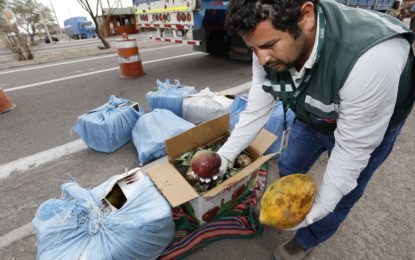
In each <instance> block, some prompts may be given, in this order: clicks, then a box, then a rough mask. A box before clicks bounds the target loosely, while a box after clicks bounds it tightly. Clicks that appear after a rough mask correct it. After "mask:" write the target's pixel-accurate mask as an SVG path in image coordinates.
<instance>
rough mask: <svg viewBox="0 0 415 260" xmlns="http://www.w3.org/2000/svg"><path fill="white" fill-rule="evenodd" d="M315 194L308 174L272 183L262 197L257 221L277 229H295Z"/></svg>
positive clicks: (314, 188)
mask: <svg viewBox="0 0 415 260" xmlns="http://www.w3.org/2000/svg"><path fill="white" fill-rule="evenodd" d="M316 192H317V188H316V185H315V184H314V181H313V178H312V177H311V176H310V175H308V174H291V175H287V176H285V177H282V178H280V179H278V180H276V181H274V182H273V183H272V184H271V185H270V186H269V187H268V188H267V189H266V190H265V193H264V195H263V196H262V199H261V209H260V216H259V221H260V222H261V223H262V224H265V225H269V226H273V227H276V228H279V229H286V228H292V227H295V226H296V225H298V224H299V223H300V222H301V221H303V220H304V218H305V216H306V215H307V213H308V212H309V211H310V209H311V206H312V205H313V201H314V197H315V195H316Z"/></svg>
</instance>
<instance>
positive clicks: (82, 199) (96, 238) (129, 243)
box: [32, 175, 175, 260]
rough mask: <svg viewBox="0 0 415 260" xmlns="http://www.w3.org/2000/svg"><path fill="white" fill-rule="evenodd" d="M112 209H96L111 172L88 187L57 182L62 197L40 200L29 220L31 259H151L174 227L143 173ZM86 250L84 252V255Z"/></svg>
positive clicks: (170, 237)
mask: <svg viewBox="0 0 415 260" xmlns="http://www.w3.org/2000/svg"><path fill="white" fill-rule="evenodd" d="M142 177H143V178H142V179H140V180H139V183H138V186H137V188H136V189H135V190H136V191H137V192H135V193H134V194H133V195H132V196H131V198H128V200H127V202H126V203H125V204H124V205H123V206H122V207H121V208H120V209H119V210H117V211H115V212H106V213H104V212H103V211H101V210H100V204H101V199H102V198H104V197H105V196H106V194H107V193H108V192H109V190H111V188H112V187H113V185H114V184H115V183H116V182H117V179H116V176H114V177H112V178H110V179H109V180H107V181H106V182H104V183H103V184H101V185H99V186H98V187H96V188H94V189H92V190H89V189H84V188H81V187H80V186H79V185H78V184H77V183H66V184H64V185H62V192H63V199H61V200H58V199H50V200H47V201H45V202H44V203H42V204H41V205H40V207H39V209H38V210H37V212H36V215H35V217H34V219H33V221H32V224H33V227H34V229H35V232H36V236H37V247H38V251H37V259H38V260H43V259H44V260H50V259H62V260H66V259H67V260H73V259H79V258H80V256H81V255H82V256H83V257H82V259H120V260H124V259H141V260H145V259H155V258H157V257H158V256H159V255H160V254H161V253H162V252H163V250H164V249H165V248H166V247H167V246H168V245H169V244H170V243H171V242H172V240H173V238H174V234H175V226H174V222H173V217H172V211H171V207H170V205H169V203H168V202H167V201H166V200H165V199H164V197H163V196H162V195H161V194H160V193H159V192H158V190H157V188H156V187H155V186H154V184H153V183H152V182H151V180H150V179H149V177H148V176H143V175H142ZM84 254H86V255H84Z"/></svg>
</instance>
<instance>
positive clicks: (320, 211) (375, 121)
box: [218, 0, 415, 259]
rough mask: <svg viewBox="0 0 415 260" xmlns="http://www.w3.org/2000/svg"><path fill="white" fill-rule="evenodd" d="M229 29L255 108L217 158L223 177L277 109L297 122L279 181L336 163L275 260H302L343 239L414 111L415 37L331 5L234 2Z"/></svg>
mask: <svg viewBox="0 0 415 260" xmlns="http://www.w3.org/2000/svg"><path fill="white" fill-rule="evenodd" d="M226 26H227V28H228V29H229V30H230V31H233V32H237V33H238V34H239V35H240V36H241V37H242V38H243V40H244V41H245V43H246V44H247V46H249V47H250V48H251V49H252V51H253V53H254V54H253V65H252V70H253V77H252V87H251V89H250V92H249V97H248V106H247V109H246V110H245V112H244V113H242V114H241V116H240V121H239V123H238V124H237V125H236V127H235V129H234V131H233V132H232V134H231V136H230V138H229V140H228V141H227V142H226V143H225V144H224V146H222V147H221V149H220V150H219V151H218V154H219V155H220V156H221V159H222V166H221V170H220V173H223V172H224V171H226V169H227V167H229V165H230V164H231V163H230V162H232V161H233V160H234V158H235V157H236V155H237V154H239V153H240V151H242V150H243V149H245V147H247V146H248V144H249V143H250V142H251V141H252V140H253V139H254V138H255V136H256V135H257V133H258V132H259V131H260V129H261V128H262V127H263V125H264V123H265V122H266V121H267V119H268V117H269V115H270V113H271V110H272V107H273V105H274V103H275V102H276V100H277V99H280V100H282V101H283V103H284V105H285V107H286V108H288V106H289V107H290V108H291V109H292V110H293V111H295V113H296V117H297V120H296V122H295V123H294V124H293V126H292V128H291V131H290V134H289V138H288V146H287V147H286V150H285V151H283V152H282V153H281V156H280V159H279V163H278V167H279V171H280V175H281V176H285V175H287V174H293V173H307V172H308V171H309V169H310V168H311V166H312V165H313V163H314V162H315V161H316V160H317V159H318V157H319V156H320V155H321V153H323V152H324V151H327V152H328V155H329V160H328V163H327V167H326V170H325V173H324V178H323V181H322V184H321V185H320V188H319V190H318V193H317V196H316V198H315V201H314V204H313V206H312V208H311V210H310V212H309V213H308V215H307V216H306V219H305V220H304V221H303V223H301V224H299V225H298V226H297V227H295V228H294V229H295V230H297V231H296V234H295V237H294V238H293V239H291V240H289V241H287V242H286V243H284V244H283V245H280V246H279V247H277V248H276V250H274V256H275V258H276V259H301V258H303V257H304V256H305V255H306V254H307V253H308V252H310V250H311V249H312V248H314V247H316V246H317V245H319V244H320V243H322V242H324V241H325V240H327V239H328V238H329V237H331V236H332V235H333V234H334V233H335V232H336V230H337V229H338V227H339V226H340V224H341V223H342V222H343V221H344V219H345V218H346V216H347V215H348V213H349V212H350V210H351V208H352V207H353V205H354V204H355V203H356V202H357V201H358V200H359V198H360V197H361V196H362V195H363V192H364V190H365V187H366V184H367V183H368V181H369V180H370V178H371V177H372V174H373V173H374V171H375V170H376V169H377V168H378V167H379V166H380V165H381V164H382V163H383V161H384V160H385V159H386V158H387V157H388V155H389V153H390V152H391V150H392V147H393V145H394V143H395V140H396V138H397V136H398V135H399V133H400V130H401V128H402V126H403V124H404V122H405V119H406V117H407V115H408V114H409V113H410V111H411V109H412V106H413V102H414V96H415V94H414V82H415V80H414V73H413V67H414V66H413V60H414V57H413V54H412V50H411V47H410V46H411V43H412V41H413V38H414V35H413V33H412V32H411V31H410V30H409V29H408V28H407V27H405V26H404V25H403V24H401V23H400V22H399V21H398V20H397V19H395V18H393V17H391V16H389V15H385V14H382V13H378V12H374V11H368V10H363V9H354V8H348V7H345V6H343V5H340V4H338V3H336V2H334V1H326V0H321V1H318V0H309V1H307V0H233V1H232V2H231V4H230V6H229V9H228V15H227V20H226ZM286 136H288V134H285V135H283V137H280V138H285V137H286ZM282 143H284V142H282ZM282 150H284V149H282Z"/></svg>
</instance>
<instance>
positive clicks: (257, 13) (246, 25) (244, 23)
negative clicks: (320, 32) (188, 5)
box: [225, 0, 319, 38]
mask: <svg viewBox="0 0 415 260" xmlns="http://www.w3.org/2000/svg"><path fill="white" fill-rule="evenodd" d="M306 2H312V3H313V4H314V6H315V7H314V8H315V13H317V12H316V10H317V4H318V2H319V0H231V1H230V4H229V8H228V13H227V15H226V21H225V28H226V29H227V30H228V32H229V33H231V34H238V33H239V34H241V35H246V34H249V33H251V32H253V31H254V30H255V28H256V27H257V25H258V24H259V23H261V22H262V21H265V20H267V19H270V20H271V21H272V25H273V26H274V28H275V29H278V30H280V31H284V32H288V33H290V34H291V35H292V36H293V37H294V38H297V37H298V36H300V34H301V30H300V27H299V26H298V22H299V21H300V19H301V6H302V5H303V4H304V3H306Z"/></svg>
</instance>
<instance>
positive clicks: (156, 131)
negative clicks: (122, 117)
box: [133, 109, 195, 166]
mask: <svg viewBox="0 0 415 260" xmlns="http://www.w3.org/2000/svg"><path fill="white" fill-rule="evenodd" d="M194 126H195V125H194V124H192V123H190V122H188V121H186V120H184V119H182V118H180V117H178V116H176V115H175V114H173V112H171V111H169V110H166V109H155V110H154V111H152V112H150V113H147V114H144V115H143V116H141V117H140V118H139V119H138V121H137V123H136V125H135V126H134V128H133V143H134V146H135V148H136V149H137V152H138V162H139V165H140V166H143V165H145V164H147V163H149V162H151V161H152V160H155V159H158V158H161V157H163V156H165V155H166V146H165V144H164V141H165V140H166V139H168V138H170V137H173V136H175V135H178V134H180V133H183V132H184V131H186V130H189V129H190V128H192V127H194Z"/></svg>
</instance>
